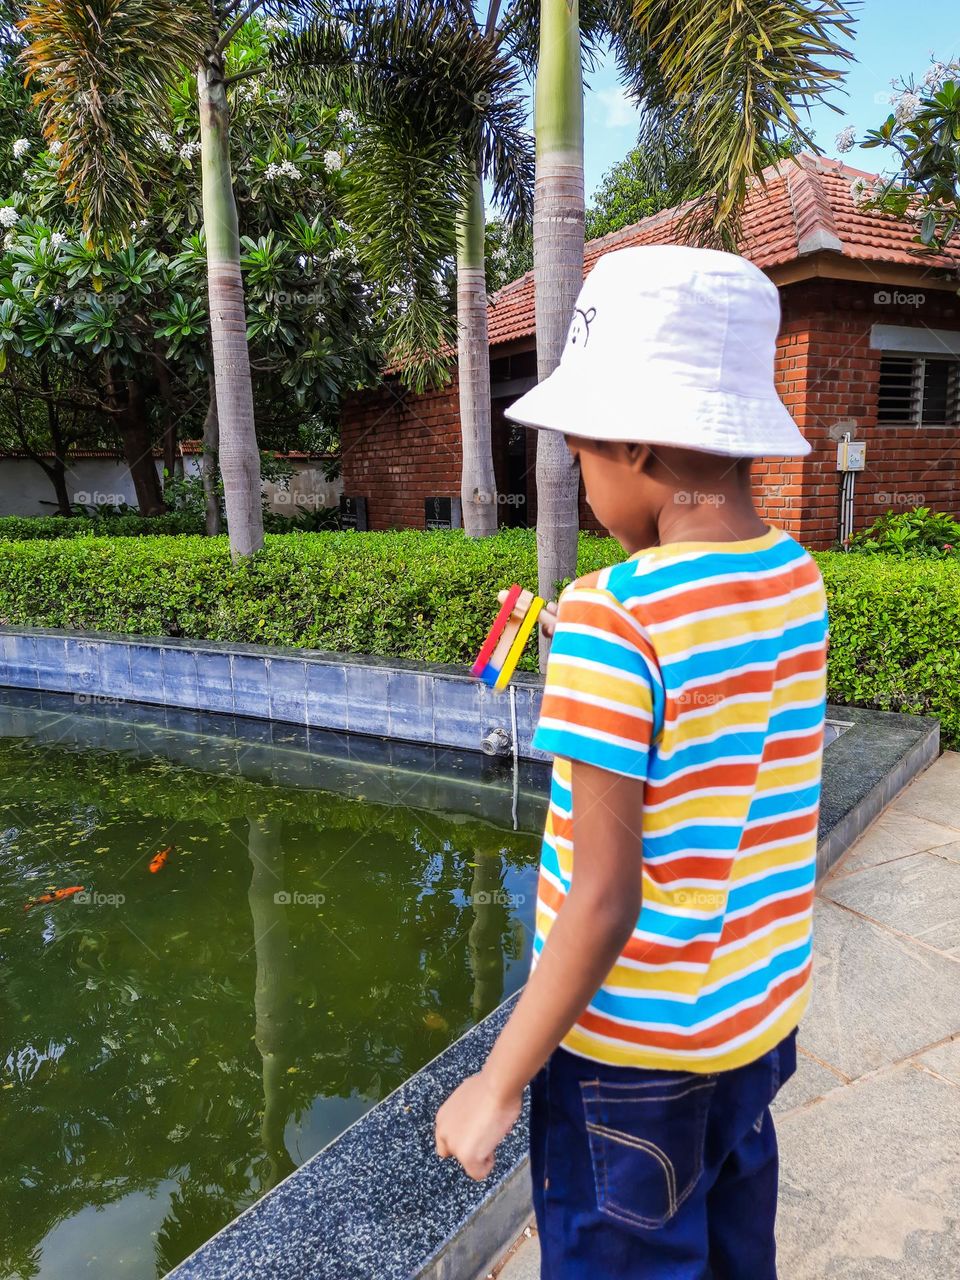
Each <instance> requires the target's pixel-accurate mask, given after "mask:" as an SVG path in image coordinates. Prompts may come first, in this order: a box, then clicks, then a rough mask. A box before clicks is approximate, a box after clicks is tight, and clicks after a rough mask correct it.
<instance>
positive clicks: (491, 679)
mask: <svg viewBox="0 0 960 1280" xmlns="http://www.w3.org/2000/svg"><path fill="white" fill-rule="evenodd" d="M533 601H534V594H533V592H532V591H521V592H520V594H519V596H518V597H517V600H516V603H515V604H514V606H513V612H512V613H511V614H510V617H509V618H508V619H507V624H506V626H505V627H504V629H503V632H502V633H501V636H500V639H499V640H498V641H497V647H496V648H495V649H494V651H493V653H492V654H491V656H490V658H489V659H488V661H487V665H486V668H485V669H484V672H483V674H482V675H481V677H480V678H481V680H483V682H484V684H488V685H492V686H493V688H496V687H497V680H498V678H499V676H500V672H501V671H502V670H503V668H504V666H505V665H506V661H507V658H508V656H509V655H510V654H511V653H512V652H513V645H514V642H515V640H516V638H517V635H518V634H519V632H520V628H521V627H522V626H523V620H524V618H525V617H526V615H527V610H528V609H529V608H530V607H531V606H532V605H533ZM509 678H510V677H509V675H508V676H507V679H508V680H509Z"/></svg>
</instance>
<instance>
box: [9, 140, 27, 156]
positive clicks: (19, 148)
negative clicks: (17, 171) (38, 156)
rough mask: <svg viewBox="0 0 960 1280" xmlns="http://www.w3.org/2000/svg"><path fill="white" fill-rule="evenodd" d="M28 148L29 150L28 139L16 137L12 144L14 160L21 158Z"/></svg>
mask: <svg viewBox="0 0 960 1280" xmlns="http://www.w3.org/2000/svg"><path fill="white" fill-rule="evenodd" d="M29 150H30V139H29V138H18V139H17V140H16V142H15V143H14V144H13V158H14V160H20V159H22V158H23V156H25V155H26V154H27V152H28V151H29Z"/></svg>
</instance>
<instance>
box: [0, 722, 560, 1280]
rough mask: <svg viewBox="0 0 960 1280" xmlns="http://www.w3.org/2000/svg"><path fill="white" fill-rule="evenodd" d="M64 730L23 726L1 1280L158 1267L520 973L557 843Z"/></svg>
mask: <svg viewBox="0 0 960 1280" xmlns="http://www.w3.org/2000/svg"><path fill="white" fill-rule="evenodd" d="M0 715H2V709H0ZM5 732H6V733H7V734H9V726H8V727H7V729H6V730H5ZM46 739H47V740H46V741H43V742H40V741H36V740H34V739H32V738H30V737H20V738H18V737H10V736H5V737H4V738H2V739H0V974H2V980H0V1086H2V1087H0V1153H2V1161H0V1277H3V1280H10V1278H14V1277H16V1280H26V1278H27V1277H30V1278H33V1277H38V1278H40V1280H73V1277H87V1276H91V1277H93V1276H95V1277H98V1278H102V1280H114V1278H117V1280H154V1278H155V1277H159V1276H162V1275H164V1274H165V1273H166V1272H167V1271H168V1270H169V1269H170V1268H171V1267H173V1266H174V1265H176V1263H178V1262H179V1261H181V1260H182V1259H183V1258H184V1257H186V1256H187V1254H189V1253H191V1252H192V1251H193V1250H194V1249H195V1248H196V1247H197V1246H198V1245H200V1244H201V1243H202V1242H203V1241H204V1240H205V1239H207V1238H209V1236H210V1235H212V1234H213V1233H214V1232H215V1231H217V1230H218V1229H219V1228H220V1227H222V1226H223V1225H224V1224H225V1223H227V1222H228V1221H229V1220H230V1219H231V1218H233V1217H234V1216H235V1215H236V1214H237V1213H238V1212H240V1211H241V1210H242V1209H244V1208H246V1207H247V1206H248V1205H250V1204H251V1203H252V1202H253V1201H254V1200H255V1199H257V1197H258V1196H260V1195H262V1194H263V1193H264V1192H265V1191H267V1190H269V1189H270V1188H271V1187H272V1186H274V1185H275V1184H276V1183H277V1182H278V1181H279V1180H281V1179H282V1178H284V1177H285V1176H286V1175H287V1174H289V1173H290V1172H291V1171H292V1170H293V1169H294V1168H295V1167H296V1166H297V1165H298V1164H300V1163H302V1162H303V1161H304V1160H306V1159H308V1158H309V1157H310V1156H311V1155H313V1154H314V1153H315V1152H316V1151H318V1150H319V1149H320V1148H321V1147H323V1146H324V1145H326V1144H327V1143H328V1142H329V1141H330V1140H331V1139H333V1138H334V1137H335V1136H336V1135H337V1134H338V1133H340V1132H342V1130H343V1129H344V1128H346V1127H347V1125H349V1124H350V1123H351V1122H352V1121H353V1120H355V1119H356V1118H357V1117H358V1116H360V1115H361V1114H362V1113H363V1112H364V1111H366V1110H367V1109H368V1108H369V1107H371V1106H372V1105H374V1104H375V1103H376V1102H377V1101H379V1100H380V1099H381V1098H383V1097H384V1096H385V1095H386V1094H387V1093H388V1092H390V1091H391V1090H392V1089H394V1088H396V1087H397V1086H398V1085H400V1084H401V1083H402V1082H403V1081H404V1080H405V1079H406V1078H407V1077H408V1076H410V1075H411V1074H412V1073H413V1072H414V1071H416V1070H417V1069H418V1068H419V1067H421V1066H422V1065H423V1064H424V1063H425V1062H427V1061H428V1060H429V1059H430V1058H432V1057H434V1056H436V1054H437V1053H439V1052H441V1051H442V1050H443V1049H444V1048H445V1047H446V1046H447V1045H448V1044H449V1043H451V1042H452V1041H453V1040H454V1039H455V1038H456V1037H457V1036H459V1035H460V1034H462V1033H463V1032H464V1031H465V1030H466V1029H467V1028H468V1027H469V1026H471V1025H472V1024H473V1023H474V1022H476V1021H477V1020H478V1019H480V1018H481V1017H483V1016H484V1015H485V1014H487V1013H488V1012H490V1010H491V1009H493V1008H494V1007H495V1006H496V1005H497V1004H498V1003H499V1002H500V1001H501V1000H502V999H503V998H505V996H507V995H508V994H510V993H511V992H512V991H514V990H515V989H516V988H517V987H518V986H519V985H520V984H521V983H522V982H523V980H524V978H525V976H526V970H527V964H528V957H529V947H530V936H531V935H530V929H531V925H532V920H533V910H534V896H535V875H536V871H535V866H536V857H537V849H538V838H537V835H536V834H535V833H533V832H532V831H527V832H520V833H518V832H515V831H513V830H511V829H510V828H509V826H508V825H507V824H502V825H494V824H492V823H490V822H488V821H486V820H485V819H484V817H483V816H482V815H483V813H484V812H485V811H489V806H488V805H487V804H486V802H485V799H484V788H483V787H480V786H479V785H478V786H477V787H476V788H475V789H474V790H473V791H472V792H471V790H470V788H466V789H465V790H464V795H465V800H464V805H463V811H462V812H460V813H456V812H440V811H437V809H436V808H435V807H431V806H430V805H429V804H428V805H426V806H425V807H421V808H418V807H417V793H418V787H417V785H416V778H415V777H414V781H413V783H412V784H411V786H410V787H400V786H398V785H396V783H395V782H392V783H391V786H390V787H389V788H388V789H387V790H388V792H389V796H392V801H391V802H385V803H373V802H371V800H370V799H369V798H367V797H366V796H365V794H364V778H365V776H366V774H365V766H362V765H358V766H357V767H356V769H355V770H353V772H352V773H350V775H349V777H350V780H351V786H350V788H349V791H350V792H351V793H352V794H346V791H345V790H340V791H322V790H320V791H318V790H313V789H302V788H294V787H287V786H280V785H276V784H275V783H271V782H269V781H267V782H265V781H257V780H254V779H251V778H249V777H244V776H239V775H235V776H224V775H223V774H221V773H218V772H216V771H214V772H209V771H205V766H206V769H213V768H215V765H214V764H213V763H211V762H210V761H208V760H207V755H208V752H207V751H206V750H205V749H204V747H203V746H202V745H198V746H197V747H196V748H195V749H194V750H193V752H191V753H190V754H193V755H195V756H196V757H197V759H196V767H188V766H187V765H185V764H184V763H183V762H182V761H180V762H178V763H174V762H173V761H172V760H171V759H169V758H165V757H164V755H163V754H162V753H161V754H158V755H154V756H153V757H149V756H148V757H146V758H143V757H142V756H141V758H137V757H136V756H135V755H133V754H131V753H129V752H125V751H124V750H109V749H107V750H105V749H103V748H102V747H101V748H99V749H97V750H92V749H79V748H78V747H76V746H71V747H66V746H64V745H62V744H58V743H57V742H56V733H55V732H48V733H47V735H46ZM162 741H163V733H162V731H158V733H157V742H158V745H161V744H162ZM240 755H242V751H241V752H240ZM370 775H371V778H373V779H374V781H376V776H375V775H376V770H371V771H370ZM371 791H374V792H376V794H377V795H378V797H380V799H383V792H384V788H383V786H382V785H380V786H379V788H378V787H376V786H371ZM389 796H388V800H389ZM530 825H532V824H530ZM166 846H172V850H171V852H170V853H169V855H168V857H167V860H166V863H165V864H164V865H163V866H162V867H161V869H160V870H159V871H157V872H155V873H151V871H150V870H149V864H150V862H151V859H152V858H153V857H154V856H155V855H156V854H157V852H158V851H159V850H161V849H163V848H164V847H166ZM73 885H83V886H84V889H85V895H75V896H73V897H71V898H67V899H64V900H61V901H58V902H55V903H53V904H49V905H38V906H35V907H32V908H31V909H30V910H28V911H24V905H25V903H27V902H28V901H30V900H32V899H35V898H37V897H39V896H40V895H41V894H43V893H44V892H46V891H48V890H49V889H51V888H63V887H68V886H73ZM84 898H85V899H86V900H84Z"/></svg>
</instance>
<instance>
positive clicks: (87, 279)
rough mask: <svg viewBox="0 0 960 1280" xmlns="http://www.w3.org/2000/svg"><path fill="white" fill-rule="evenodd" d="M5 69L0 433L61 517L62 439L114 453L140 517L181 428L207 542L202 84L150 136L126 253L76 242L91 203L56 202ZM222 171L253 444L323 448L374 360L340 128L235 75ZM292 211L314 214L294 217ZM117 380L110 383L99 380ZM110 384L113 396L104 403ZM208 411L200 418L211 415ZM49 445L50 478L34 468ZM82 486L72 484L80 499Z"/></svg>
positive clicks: (255, 23)
mask: <svg viewBox="0 0 960 1280" xmlns="http://www.w3.org/2000/svg"><path fill="white" fill-rule="evenodd" d="M272 25H273V24H270V23H267V22H263V21H260V20H258V19H252V20H249V21H248V22H247V23H246V24H245V26H244V28H243V31H242V32H241V33H239V35H238V36H236V37H235V38H234V41H233V43H232V45H231V50H230V60H231V67H232V72H231V74H233V75H234V76H235V77H236V76H237V74H238V73H239V72H240V71H242V70H244V69H247V68H251V69H252V70H253V71H256V70H257V69H258V68H262V67H263V66H264V63H265V48H266V47H267V46H268V45H269V43H270V41H271V40H273V39H275V38H276V36H277V32H276V31H275V30H271V27H272ZM21 83H22V81H21V78H20V76H19V75H18V74H16V72H15V70H14V68H13V66H12V65H11V61H10V60H9V59H8V60H7V61H6V62H5V63H2V64H0V95H3V94H4V91H5V89H7V88H9V89H10V91H11V92H10V95H9V96H10V97H11V98H12V112H11V114H12V116H13V118H12V119H11V118H10V117H9V116H8V117H5V118H4V124H5V125H9V126H10V127H9V130H8V141H7V143H6V146H5V148H2V149H0V175H3V176H4V179H5V182H4V185H3V186H0V224H2V225H3V227H4V232H3V239H2V248H0V427H2V428H3V429H4V440H5V441H8V442H9V444H10V445H12V446H13V447H18V448H23V449H26V450H27V451H28V452H30V453H31V456H35V458H36V460H37V461H38V465H41V466H43V467H44V470H46V471H47V473H48V474H49V475H50V478H51V480H52V481H53V483H54V485H55V487H56V490H57V502H58V507H59V509H60V510H61V511H63V512H64V513H67V512H69V510H70V507H71V497H70V494H69V492H68V487H67V484H66V483H65V479H64V477H65V474H66V475H67V476H68V472H69V459H68V456H67V455H68V453H69V446H70V444H71V443H76V442H77V440H78V439H79V437H80V435H82V436H83V440H84V443H85V444H87V445H94V446H96V447H100V448H103V447H112V446H114V445H115V444H116V443H118V442H119V443H121V444H122V445H123V451H124V456H125V458H126V460H127V463H128V466H129V468H130V470H131V473H132V474H133V476H134V480H135V483H136V484H137V491H138V502H139V506H140V509H141V511H143V512H149V511H153V510H157V509H158V508H159V506H160V503H161V500H162V495H161V493H160V490H159V485H158V483H157V476H156V470H155V466H154V462H153V457H152V453H153V448H154V446H155V444H156V443H157V440H158V437H159V438H161V439H162V440H163V445H164V449H163V452H164V466H165V468H166V470H167V472H168V474H172V473H173V471H174V463H175V460H176V458H177V436H178V433H179V435H180V436H181V438H182V437H184V436H186V437H187V438H192V437H195V436H197V435H198V434H200V431H201V426H202V424H203V423H204V418H205V417H206V431H205V435H206V436H207V437H208V439H209V449H208V450H207V451H205V454H204V464H205V478H206V479H207V481H208V484H207V490H208V496H209V497H210V498H211V502H210V503H209V504H208V506H209V510H208V516H209V517H210V518H209V519H208V532H217V531H218V528H217V521H218V519H219V512H220V504H219V502H218V501H215V500H213V499H215V496H216V490H217V484H216V475H215V466H216V441H217V414H216V397H215V396H214V395H211V394H210V392H209V389H208V378H209V376H210V374H211V373H212V364H211V358H210V342H209V321H208V311H209V307H208V291H207V257H206V245H205V237H204V235H203V230H202V227H203V207H202V199H201V189H200V188H201V182H200V178H201V175H200V172H199V168H198V162H199V151H200V143H199V120H198V103H197V97H196V87H195V83H194V81H193V78H192V77H191V76H190V75H189V74H183V75H182V77H181V79H180V81H178V82H177V83H176V84H175V85H174V87H173V89H172V90H171V93H170V115H169V119H168V121H167V125H166V128H164V129H162V130H161V129H155V130H153V131H151V133H150V135H149V136H148V137H147V138H146V139H145V140H144V147H145V149H146V153H147V156H148V159H149V160H150V163H151V164H152V166H153V167H154V168H155V169H156V171H157V172H158V173H162V174H163V178H164V180H163V181H162V182H156V181H155V182H152V183H151V184H150V185H149V187H148V188H147V196H148V203H147V209H146V216H145V217H144V218H142V219H140V220H139V222H138V223H137V225H136V226H135V227H132V228H130V229H129V231H128V233H127V236H126V244H125V245H123V246H122V247H119V246H112V247H111V251H110V253H109V255H107V254H106V253H105V252H104V251H103V246H102V245H98V244H94V245H90V244H87V243H86V242H85V236H84V231H83V225H82V217H83V210H82V209H81V208H80V206H78V205H77V204H76V203H70V202H69V201H68V200H67V199H66V198H65V188H64V185H63V183H62V181H61V179H60V176H59V158H60V157H59V152H58V150H57V144H56V142H54V143H51V144H50V146H49V147H48V146H46V145H45V143H44V140H43V138H42V137H41V135H40V132H39V127H38V122H37V119H36V117H35V116H34V114H33V113H32V111H31V110H30V108H29V104H28V103H27V102H26V100H25V99H24V97H23V95H21V96H20V97H19V99H18V98H17V96H16V90H17V88H18V85H20V84H21ZM229 95H230V99H231V106H232V109H233V113H234V122H233V126H232V128H231V144H232V151H231V167H232V169H233V173H234V187H235V193H236V199H237V203H238V206H239V209H240V213H241V223H240V230H241V232H242V233H243V234H242V235H241V268H242V270H243V275H244V284H245V294H246V297H245V307H246V313H247V342H248V347H249V352H250V360H251V366H252V370H253V373H254V376H255V378H256V382H255V386H254V392H255V405H256V409H257V416H258V427H259V437H260V444H261V445H262V446H263V447H264V448H271V449H288V448H291V447H292V448H307V449H311V448H316V447H318V445H320V444H321V442H322V441H323V439H324V437H325V436H326V434H327V432H328V430H329V428H330V426H332V425H335V421H336V410H337V407H338V404H339V400H340V398H341V397H342V395H343V393H344V392H345V391H346V390H347V389H349V388H350V387H353V386H355V385H357V384H358V383H359V382H362V381H365V380H366V379H367V378H368V377H369V376H370V373H371V371H372V370H373V369H375V368H376V363H377V355H378V350H379V342H378V338H379V334H378V329H377V326H376V324H375V323H374V321H373V317H372V309H373V301H374V297H373V291H372V290H371V288H370V286H369V284H368V282H367V281H366V279H365V278H364V275H363V273H362V271H361V269H360V264H359V262H358V255H357V243H356V236H355V235H354V234H353V233H352V232H351V230H350V228H349V226H348V225H347V224H346V222H345V219H344V214H343V192H344V188H345V186H346V185H347V184H348V182H349V181H350V179H349V177H348V176H347V175H346V174H345V173H344V165H343V159H344V156H345V155H347V154H348V153H349V150H350V147H351V138H352V128H351V120H350V118H349V117H348V116H346V115H344V113H342V112H338V111H337V110H336V109H335V108H333V107H330V106H328V105H326V104H325V103H324V102H323V101H322V100H320V99H317V98H316V97H313V96H311V97H303V96H301V97H300V98H296V99H294V98H291V96H290V95H289V94H288V93H287V92H286V91H285V90H284V89H283V88H282V86H279V85H277V84H276V82H275V81H273V80H272V79H271V77H270V76H263V75H257V74H251V75H250V76H245V77H243V78H235V79H234V83H233V85H232V86H231V87H230V89H229ZM303 210H306V211H307V213H309V215H310V216H309V217H307V216H306V215H305V213H304V212H303ZM108 375H109V378H108ZM107 381H112V382H113V384H114V388H115V395H114V397H113V400H112V402H109V401H108V397H107V387H106V383H107ZM205 406H207V407H208V411H207V413H206V415H205V414H204V407H205ZM51 450H52V452H53V454H54V460H53V465H52V468H51V467H50V464H45V463H44V462H43V461H42V459H43V455H44V453H48V452H50V451H51ZM75 487H76V486H74V488H75Z"/></svg>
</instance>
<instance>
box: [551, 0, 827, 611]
mask: <svg viewBox="0 0 960 1280" xmlns="http://www.w3.org/2000/svg"><path fill="white" fill-rule="evenodd" d="M607 19H608V21H609V30H610V34H611V37H612V44H613V49H614V51H615V53H616V57H617V61H618V64H619V67H620V70H621V73H622V75H623V77H624V79H625V81H626V83H627V85H628V87H629V89H630V91H631V94H632V96H633V97H634V98H635V99H636V100H637V101H638V102H639V103H640V104H641V106H642V107H643V115H642V123H641V134H640V145H641V147H646V148H648V149H650V150H651V151H653V150H656V149H657V148H660V149H662V148H663V147H664V146H665V145H668V143H669V139H670V138H671V137H674V138H676V137H683V138H684V139H685V141H686V144H687V145H688V146H689V147H690V149H691V151H692V152H693V154H694V155H695V157H696V168H697V170H698V174H699V184H700V185H701V189H702V190H703V193H704V194H703V196H702V197H701V198H700V200H699V201H698V202H697V205H696V206H695V210H694V211H693V215H692V217H691V218H690V220H689V226H690V234H691V236H693V237H695V238H697V239H699V240H700V241H701V242H703V241H705V240H706V241H715V242H719V243H722V244H725V245H726V246H727V247H731V248H732V247H735V246H736V243H737V235H738V230H739V216H740V214H741V212H742V209H743V206H744V203H745V201H746V197H747V194H748V190H749V185H750V183H751V181H752V180H753V179H755V178H757V177H759V175H760V172H761V170H762V169H763V167H764V165H765V164H767V163H768V162H769V156H770V153H771V148H772V147H776V146H778V145H779V143H780V141H781V138H780V136H779V135H780V134H781V132H782V133H784V134H787V135H789V136H790V137H792V138H798V139H799V140H800V141H801V142H802V143H803V144H804V145H806V146H809V147H811V148H812V149H814V150H816V145H815V143H814V142H813V139H812V137H810V136H809V135H808V134H807V133H806V132H805V130H804V129H803V127H802V125H801V123H800V119H799V116H798V113H797V107H798V106H799V107H805V106H809V105H810V104H811V103H812V102H813V101H815V100H817V99H820V98H821V97H822V96H823V94H824V93H825V92H826V91H827V90H828V89H829V88H831V87H833V86H835V85H836V84H837V83H838V82H839V81H840V80H841V79H842V74H843V72H842V70H841V69H840V68H839V67H837V66H828V65H825V63H824V61H823V60H824V59H825V60H827V61H828V62H829V61H830V60H835V61H837V62H841V63H842V61H843V60H845V59H849V58H850V57H851V54H850V53H849V51H848V50H846V49H844V48H843V47H842V46H841V45H839V44H838V43H837V37H838V36H841V37H843V38H846V39H848V38H850V36H851V35H852V22H851V18H850V14H849V13H848V11H847V10H846V9H845V8H844V6H843V5H842V4H840V3H839V2H838V0H810V2H809V3H808V2H806V0H776V2H775V3H771V0H722V3H717V4H713V5H709V6H704V4H703V3H702V0H632V2H631V3H621V2H620V0H611V3H610V4H609V7H608V11H607ZM535 109H536V124H535V130H536V154H537V177H536V189H535V190H536V195H535V205H534V281H535V290H536V325H537V372H538V376H539V377H540V378H541V379H542V378H544V377H546V376H547V375H548V374H549V373H551V372H552V370H553V369H554V368H555V366H556V364H557V362H558V361H559V358H560V352H561V350H562V348H563V342H564V339H565V335H566V329H567V324H568V321H569V318H570V316H571V315H572V313H573V306H574V303H575V301H576V296H577V293H578V292H579V289H580V285H581V282H582V276H583V236H582V227H583V216H584V214H583V208H584V199H583V114H582V84H581V78H580V13H579V8H578V4H577V0H541V3H540V58H539V63H538V67H537V87H536V108H535ZM578 489H579V477H578V475H577V473H576V468H575V467H574V466H573V464H572V463H571V461H570V460H569V459H568V457H567V456H566V450H565V448H564V447H563V441H562V440H561V439H560V438H559V437H556V436H554V435H553V434H551V433H546V432H545V433H541V434H540V438H539V440H538V446H537V504H538V517H537V551H538V556H539V584H540V585H539V590H540V594H541V595H544V596H546V597H547V598H549V596H551V595H552V594H553V593H554V591H555V590H556V588H557V585H558V583H559V582H560V581H562V580H563V579H564V578H568V577H571V576H572V575H573V574H574V573H575V572H576V532H577V523H578V522H577V496H578Z"/></svg>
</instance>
